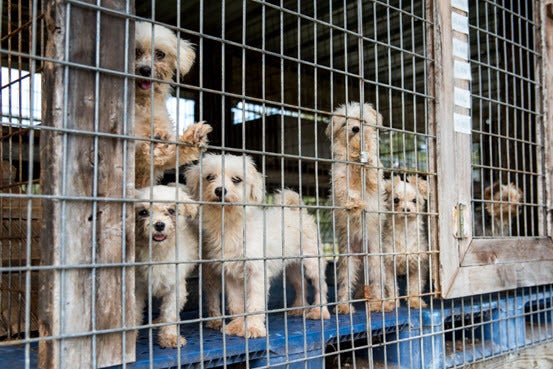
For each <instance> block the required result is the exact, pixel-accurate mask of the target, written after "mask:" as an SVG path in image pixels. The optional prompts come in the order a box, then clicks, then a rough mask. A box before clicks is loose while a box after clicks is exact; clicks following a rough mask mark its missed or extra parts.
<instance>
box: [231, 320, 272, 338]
mask: <svg viewBox="0 0 553 369" xmlns="http://www.w3.org/2000/svg"><path fill="white" fill-rule="evenodd" d="M225 333H226V334H228V335H231V336H239V337H244V338H258V337H265V336H267V329H266V328H265V324H263V322H259V321H257V320H248V329H247V330H246V321H245V320H244V318H235V319H233V320H232V321H231V322H230V323H229V324H227V326H226V330H225Z"/></svg>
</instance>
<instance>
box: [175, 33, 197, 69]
mask: <svg viewBox="0 0 553 369" xmlns="http://www.w3.org/2000/svg"><path fill="white" fill-rule="evenodd" d="M177 42H178V47H179V60H177V64H178V68H176V69H178V71H179V72H180V74H181V75H183V76H184V75H185V74H187V73H188V72H189V71H190V69H191V68H192V65H194V60H195V59H196V52H195V51H194V47H193V46H192V44H191V43H190V42H189V41H187V40H179V41H177Z"/></svg>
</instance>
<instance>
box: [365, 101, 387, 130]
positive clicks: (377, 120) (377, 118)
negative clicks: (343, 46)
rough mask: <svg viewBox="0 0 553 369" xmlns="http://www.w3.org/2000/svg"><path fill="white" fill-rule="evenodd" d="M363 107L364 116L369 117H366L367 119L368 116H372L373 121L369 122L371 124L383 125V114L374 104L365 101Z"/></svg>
mask: <svg viewBox="0 0 553 369" xmlns="http://www.w3.org/2000/svg"><path fill="white" fill-rule="evenodd" d="M363 108H364V111H363V114H364V117H367V118H364V119H365V120H368V118H369V117H370V118H372V119H371V121H370V122H369V123H370V124H374V125H375V126H381V125H382V121H383V118H382V114H380V113H379V112H377V111H376V109H375V108H373V106H372V104H368V103H365V104H364V106H363Z"/></svg>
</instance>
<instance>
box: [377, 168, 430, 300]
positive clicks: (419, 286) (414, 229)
mask: <svg viewBox="0 0 553 369" xmlns="http://www.w3.org/2000/svg"><path fill="white" fill-rule="evenodd" d="M385 188H386V196H387V200H388V203H389V204H390V206H391V210H392V211H391V215H390V217H389V219H388V221H387V224H386V233H385V237H384V240H383V246H382V247H383V249H384V252H385V253H386V254H387V256H385V257H384V260H385V263H384V264H385V267H384V270H385V274H386V275H385V279H384V280H385V285H384V289H385V293H386V298H390V297H391V298H392V299H393V300H394V301H396V302H397V279H396V276H400V275H406V276H408V287H407V288H408V290H407V295H408V296H409V297H408V300H409V305H410V307H412V308H416V309H418V308H424V307H426V303H425V302H424V301H423V300H422V298H421V293H422V292H423V291H424V288H425V287H426V283H427V282H426V281H427V279H428V261H429V257H428V242H427V238H426V233H425V231H424V222H423V219H422V218H423V217H422V216H421V212H422V211H423V210H424V206H425V203H426V199H427V198H428V183H427V182H426V181H425V180H424V179H422V178H418V177H416V176H409V177H408V178H407V181H402V180H401V178H400V177H399V176H396V177H394V178H393V180H390V181H387V182H386V187H385Z"/></svg>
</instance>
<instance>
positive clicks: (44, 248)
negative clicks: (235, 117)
mask: <svg viewBox="0 0 553 369" xmlns="http://www.w3.org/2000/svg"><path fill="white" fill-rule="evenodd" d="M130 3H131V5H130V6H131V7H132V8H131V9H128V11H130V12H132V11H133V10H134V1H131V2H130ZM91 4H95V2H91ZM102 6H103V7H106V8H110V9H116V10H118V11H127V9H126V6H127V2H126V1H124V0H107V1H103V2H102ZM98 21H99V22H98ZM97 22H98V23H97ZM127 26H128V32H126V27H127ZM46 27H47V44H46V57H47V58H50V59H53V60H55V61H54V62H46V63H45V67H44V72H43V83H42V86H43V126H44V127H45V128H48V129H44V130H43V131H42V133H41V148H40V150H41V160H42V162H41V167H42V173H41V181H42V191H43V194H44V195H46V196H53V197H52V198H51V199H45V200H44V201H43V207H44V216H43V225H42V232H41V263H42V265H44V266H52V267H54V268H52V269H51V270H45V271H42V272H41V278H40V280H41V288H40V307H39V317H40V334H41V336H42V337H52V336H53V337H59V338H53V339H51V340H46V341H41V342H40V345H39V366H40V367H41V368H58V367H61V366H62V365H65V366H66V367H71V368H91V367H102V366H108V365H116V364H120V363H122V362H123V361H127V362H129V361H134V360H135V352H134V351H135V340H136V338H135V334H136V333H135V332H133V331H126V333H122V332H117V333H109V334H97V333H95V332H93V330H94V331H99V330H100V331H101V330H103V329H118V328H121V329H125V328H126V327H130V326H133V325H134V311H133V309H132V307H133V306H134V270H133V268H132V267H128V268H121V267H94V264H110V263H127V262H132V261H134V239H133V237H130V239H126V235H125V225H127V226H130V227H134V222H133V221H132V220H133V210H132V204H130V203H124V202H123V201H105V200H104V201H103V199H106V198H111V199H113V198H115V199H121V198H124V197H127V198H129V197H133V195H134V143H133V142H132V141H130V140H129V141H127V140H125V139H122V138H118V137H102V136H101V135H102V134H129V135H131V134H132V133H133V129H132V122H133V117H134V108H133V101H134V98H133V97H134V81H133V80H132V79H125V78H124V77H121V76H116V75H112V74H109V73H104V72H96V71H94V70H88V69H87V68H88V67H92V68H94V67H101V68H104V69H108V70H113V71H118V72H130V71H132V69H131V65H132V63H133V58H134V24H133V22H131V21H128V20H126V19H125V18H124V17H119V16H114V15H110V14H107V13H104V12H97V11H96V10H94V9H92V8H87V7H86V6H79V5H68V4H66V3H65V1H63V0H50V1H48V3H47V11H46ZM97 43H99V44H98V45H97ZM65 62H70V63H78V64H79V65H83V66H84V67H74V66H68V65H64V64H63V63H65ZM125 98H126V99H125ZM51 128H52V129H51ZM66 129H67V130H79V131H83V132H86V134H80V133H74V132H64V131H63V130H66ZM89 133H92V134H89ZM68 196H69V197H71V199H67V198H66V197H68ZM85 197H86V198H87V199H85ZM91 198H93V200H91ZM125 217H128V218H129V219H130V221H127V219H125ZM131 234H132V232H131ZM77 265H90V267H81V268H74V267H72V266H77ZM57 267H63V268H59V269H58V268H57ZM123 281H124V282H125V283H124V284H125V290H123V287H122V286H123ZM123 315H125V317H124V320H125V321H123ZM68 335H73V336H75V335H77V336H76V337H73V338H69V337H67V336H68Z"/></svg>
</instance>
